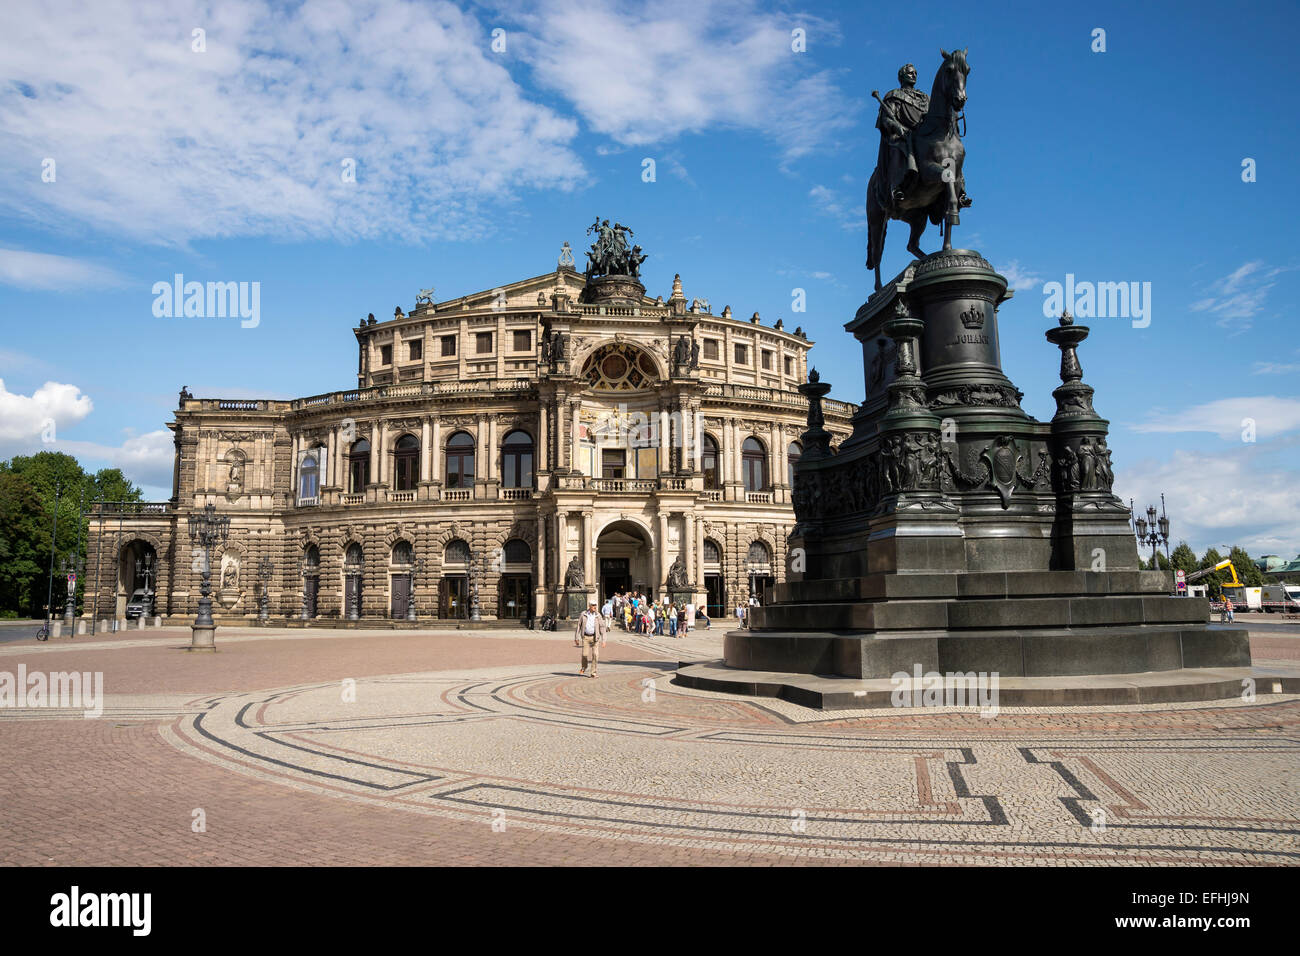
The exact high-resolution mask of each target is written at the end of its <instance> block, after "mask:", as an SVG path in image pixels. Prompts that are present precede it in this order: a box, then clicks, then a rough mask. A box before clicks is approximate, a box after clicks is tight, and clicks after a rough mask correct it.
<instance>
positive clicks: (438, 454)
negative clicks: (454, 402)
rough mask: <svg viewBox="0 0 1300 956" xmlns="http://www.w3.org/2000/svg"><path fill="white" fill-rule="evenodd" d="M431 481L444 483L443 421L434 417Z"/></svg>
mask: <svg viewBox="0 0 1300 956" xmlns="http://www.w3.org/2000/svg"><path fill="white" fill-rule="evenodd" d="M429 461H430V468H429V480H430V481H442V419H441V418H439V417H437V416H436V415H435V416H434V419H433V439H432V442H431V444H430V447H429Z"/></svg>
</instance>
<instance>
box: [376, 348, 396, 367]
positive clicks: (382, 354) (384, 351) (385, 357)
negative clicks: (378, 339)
mask: <svg viewBox="0 0 1300 956" xmlns="http://www.w3.org/2000/svg"><path fill="white" fill-rule="evenodd" d="M379 364H380V365H392V364H393V347H392V346H391V345H381V346H379Z"/></svg>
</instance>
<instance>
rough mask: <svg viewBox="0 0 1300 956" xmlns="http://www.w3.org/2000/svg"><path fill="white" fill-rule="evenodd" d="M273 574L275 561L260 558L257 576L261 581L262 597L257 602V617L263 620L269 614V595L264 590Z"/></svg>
mask: <svg viewBox="0 0 1300 956" xmlns="http://www.w3.org/2000/svg"><path fill="white" fill-rule="evenodd" d="M274 576H275V563H274V562H273V561H272V560H271V559H270V558H262V560H261V562H260V563H259V564H258V565H257V578H258V580H259V581H261V582H262V598H261V600H260V601H258V604H257V619H258V620H259V621H265V620H267V619H268V618H269V617H270V616H271V596H270V595H269V594H268V593H267V592H266V588H267V585H269V584H270V583H271V578H272V577H274Z"/></svg>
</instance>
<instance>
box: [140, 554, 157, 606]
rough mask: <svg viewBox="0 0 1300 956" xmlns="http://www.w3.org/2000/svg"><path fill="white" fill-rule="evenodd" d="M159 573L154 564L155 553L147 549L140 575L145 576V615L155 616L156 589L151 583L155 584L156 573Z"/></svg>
mask: <svg viewBox="0 0 1300 956" xmlns="http://www.w3.org/2000/svg"><path fill="white" fill-rule="evenodd" d="M157 573H158V571H157V569H156V568H155V567H154V566H153V555H152V554H151V553H150V552H148V551H146V552H145V553H144V560H143V562H142V566H141V568H140V576H141V577H142V578H144V612H143V613H144V616H145V617H153V597H154V590H153V588H152V587H151V586H150V585H152V584H153V579H154V575H155V574H157Z"/></svg>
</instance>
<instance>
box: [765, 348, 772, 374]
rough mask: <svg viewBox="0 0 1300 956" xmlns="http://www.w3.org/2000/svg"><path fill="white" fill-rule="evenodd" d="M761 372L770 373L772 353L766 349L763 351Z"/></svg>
mask: <svg viewBox="0 0 1300 956" xmlns="http://www.w3.org/2000/svg"><path fill="white" fill-rule="evenodd" d="M763 371H765V372H770V371H772V353H771V352H769V351H768V350H767V349H763Z"/></svg>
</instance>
